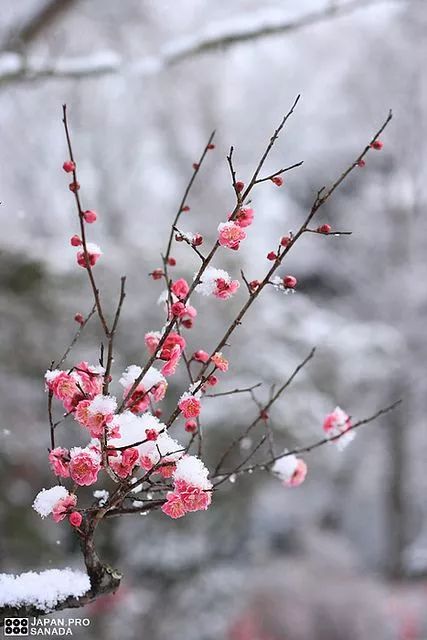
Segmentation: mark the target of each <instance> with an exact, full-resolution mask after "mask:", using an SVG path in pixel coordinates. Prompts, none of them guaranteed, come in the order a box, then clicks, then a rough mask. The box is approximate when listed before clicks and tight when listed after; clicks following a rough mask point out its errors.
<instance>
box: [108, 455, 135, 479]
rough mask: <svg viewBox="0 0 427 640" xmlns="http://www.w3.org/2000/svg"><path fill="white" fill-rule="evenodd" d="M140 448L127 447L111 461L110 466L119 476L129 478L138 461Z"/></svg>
mask: <svg viewBox="0 0 427 640" xmlns="http://www.w3.org/2000/svg"><path fill="white" fill-rule="evenodd" d="M138 458H139V451H138V449H133V448H130V449H125V450H124V451H123V452H121V453H120V454H119V455H118V456H117V457H115V458H113V459H112V460H111V461H110V467H111V468H112V470H113V471H114V473H115V474H116V475H118V476H119V478H127V477H128V476H130V474H131V473H132V471H133V468H134V467H135V465H136V464H137V462H138Z"/></svg>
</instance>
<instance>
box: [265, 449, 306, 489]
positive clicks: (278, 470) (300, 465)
mask: <svg viewBox="0 0 427 640" xmlns="http://www.w3.org/2000/svg"><path fill="white" fill-rule="evenodd" d="M284 454H287V450H286V449H285V451H284ZM272 471H273V473H274V474H276V475H277V476H278V477H279V478H280V480H282V482H283V484H284V485H285V486H286V487H298V486H299V485H300V484H302V483H303V482H304V480H305V477H306V475H307V465H306V463H305V462H304V460H302V458H297V457H296V456H295V455H294V454H287V455H284V456H283V457H282V458H279V459H278V460H276V462H275V463H274V465H273V467H272Z"/></svg>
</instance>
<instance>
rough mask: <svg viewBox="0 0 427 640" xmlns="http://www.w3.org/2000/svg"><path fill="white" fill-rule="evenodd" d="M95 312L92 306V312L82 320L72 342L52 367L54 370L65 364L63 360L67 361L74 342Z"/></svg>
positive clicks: (94, 306) (94, 307)
mask: <svg viewBox="0 0 427 640" xmlns="http://www.w3.org/2000/svg"><path fill="white" fill-rule="evenodd" d="M95 311H96V305H95V304H94V305H93V307H92V310H91V311H90V313H89V314H88V315H87V316H86V318H85V319H84V321H83V322H82V324H81V325H80V327H79V328H78V329H77V331H76V333H75V335H74V338H73V339H72V341H71V342H70V344H69V345H68V347H67V349H66V350H65V351H64V353H63V355H62V357H61V358H60V360H58V362H57V363H56V364H54V365H53V367H54V368H55V369H57V368H58V367H60V366H61V364H63V363H64V362H65V360H66V359H67V357H68V355H69V353H70V351H71V349H72V348H73V347H74V345H75V344H76V342H77V341H78V340H79V338H80V336H81V334H82V331H83V329H84V328H85V326H86V325H87V323H88V322H89V320H90V319H91V317H92V316H93V314H94V313H95Z"/></svg>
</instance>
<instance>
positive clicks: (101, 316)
mask: <svg viewBox="0 0 427 640" xmlns="http://www.w3.org/2000/svg"><path fill="white" fill-rule="evenodd" d="M62 122H63V124H64V130H65V137H66V139H67V146H68V152H69V156H70V160H71V162H73V163H74V169H73V172H72V175H73V182H74V183H75V184H78V180H77V171H76V168H75V160H74V154H73V148H72V146H71V137H70V131H69V127H68V121H67V105H66V104H64V105H62ZM74 199H75V201H76V207H77V212H78V216H79V223H80V233H81V240H82V245H83V253H84V259H85V267H86V271H87V273H88V277H89V281H90V285H91V287H92V291H93V296H94V299H95V304H96V309H97V311H98V316H99V319H100V322H101V325H102V328H103V329H104V333H105V335H106V336H107V338H108V336H109V332H110V331H109V328H108V325H107V321H106V319H105V315H104V311H103V309H102V305H101V299H100V297H99V289H98V288H97V286H96V283H95V278H94V275H93V272H92V267H91V265H90V262H89V254H88V251H87V242H86V230H85V225H84V217H83V209H82V206H81V203H80V196H79V191H78V189H75V190H74Z"/></svg>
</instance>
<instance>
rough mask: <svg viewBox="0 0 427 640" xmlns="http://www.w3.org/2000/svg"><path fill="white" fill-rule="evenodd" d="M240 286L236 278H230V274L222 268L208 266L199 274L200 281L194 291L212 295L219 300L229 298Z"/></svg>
mask: <svg viewBox="0 0 427 640" xmlns="http://www.w3.org/2000/svg"><path fill="white" fill-rule="evenodd" d="M239 287H240V282H239V281H238V280H232V279H231V277H230V275H229V274H228V273H227V271H224V269H215V268H214V267H208V268H207V269H206V271H205V272H204V274H203V275H202V276H201V280H200V283H199V284H198V285H197V287H196V289H195V291H197V292H198V293H201V294H202V295H203V296H211V295H214V296H215V297H216V298H220V299H221V300H227V299H228V298H230V297H231V296H232V295H233V294H234V293H235V292H236V291H237V289H238V288H239Z"/></svg>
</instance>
